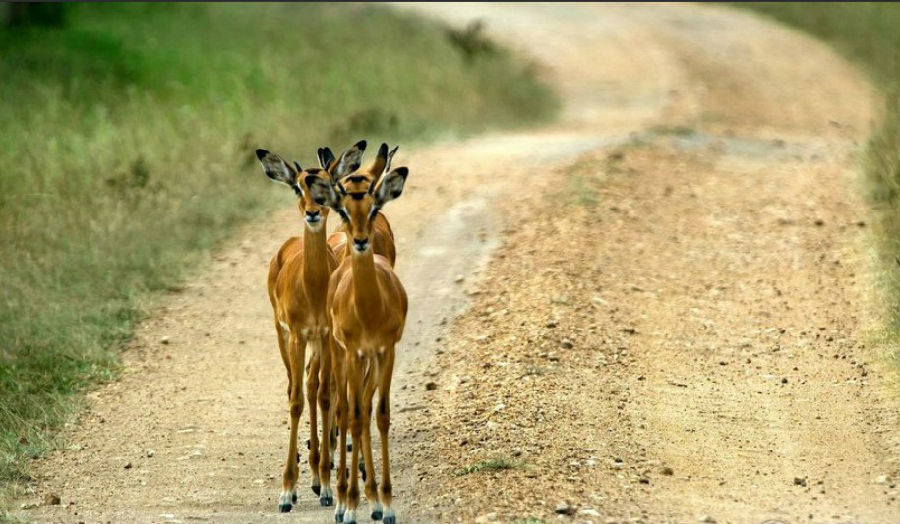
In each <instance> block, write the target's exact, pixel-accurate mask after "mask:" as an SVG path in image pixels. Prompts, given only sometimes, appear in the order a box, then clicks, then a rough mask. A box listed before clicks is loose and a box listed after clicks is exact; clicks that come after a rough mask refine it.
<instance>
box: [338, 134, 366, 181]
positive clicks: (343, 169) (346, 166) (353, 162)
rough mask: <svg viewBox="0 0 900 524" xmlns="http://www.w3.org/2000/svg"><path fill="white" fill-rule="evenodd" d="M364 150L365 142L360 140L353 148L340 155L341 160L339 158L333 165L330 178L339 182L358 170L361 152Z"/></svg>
mask: <svg viewBox="0 0 900 524" xmlns="http://www.w3.org/2000/svg"><path fill="white" fill-rule="evenodd" d="M365 150H366V141H365V140H360V141H359V142H357V143H355V144H353V147H351V148H350V149H348V150H346V151H344V153H343V154H342V155H341V158H339V159H338V161H337V162H336V163H335V164H334V168H333V169H332V171H331V176H332V177H333V178H334V179H335V180H340V179H341V178H343V177H345V176H347V175H349V174H350V173H353V172H354V171H356V170H357V169H359V166H360V164H361V163H362V155H363V151H365Z"/></svg>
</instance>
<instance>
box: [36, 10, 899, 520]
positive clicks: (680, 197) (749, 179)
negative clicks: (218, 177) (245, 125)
mask: <svg viewBox="0 0 900 524" xmlns="http://www.w3.org/2000/svg"><path fill="white" fill-rule="evenodd" d="M404 8H408V9H419V10H424V11H426V12H428V13H430V14H431V15H432V16H437V17H442V18H444V19H446V20H449V21H450V22H451V23H456V24H463V23H465V22H466V21H468V20H471V19H474V18H481V19H484V20H485V21H486V22H487V24H488V27H489V31H490V32H491V33H492V34H493V35H494V36H496V37H497V38H498V39H502V40H504V41H505V42H507V43H509V44H511V45H513V46H514V47H517V48H519V49H520V50H521V51H522V52H523V53H526V54H528V55H531V56H533V57H534V58H535V60H537V61H538V62H539V64H540V65H541V66H542V68H543V71H544V72H545V75H546V77H547V79H548V81H550V82H552V83H553V84H554V85H555V86H557V88H558V89H559V91H560V93H561V94H562V96H563V99H564V101H565V109H564V111H563V117H562V119H561V121H560V122H559V123H557V124H554V125H553V126H549V127H547V128H542V129H536V130H532V131H528V132H521V133H514V134H495V135H489V136H482V137H477V138H473V139H470V140H466V141H460V142H451V141H448V142H445V143H441V144H437V145H434V146H432V147H430V148H427V149H418V150H415V151H408V150H406V149H401V151H400V153H398V156H397V158H396V159H395V164H397V165H400V164H404V165H408V166H410V168H411V175H410V182H409V183H408V184H407V191H405V192H404V196H403V198H401V199H400V200H398V201H397V202H395V203H392V205H391V207H390V208H389V209H388V210H387V213H388V216H389V218H390V220H391V223H392V226H393V228H394V231H395V234H396V236H397V239H398V264H397V267H398V270H399V272H400V276H401V278H402V279H403V282H404V285H405V286H406V288H407V290H408V291H409V294H410V317H409V320H408V322H407V326H408V327H407V333H406V335H405V337H404V341H403V342H402V344H401V346H400V347H399V348H398V369H397V370H396V371H395V377H396V378H395V384H396V385H395V391H396V393H395V401H394V406H395V407H394V413H395V417H394V419H395V421H394V425H393V426H392V442H393V447H392V450H395V451H393V456H392V466H393V468H392V469H393V471H394V472H395V486H394V493H395V506H396V508H397V510H398V518H399V519H400V520H401V521H403V522H418V521H431V520H440V521H473V520H474V521H476V522H482V523H483V522H494V521H497V522H514V521H523V522H524V521H529V522H538V521H557V520H562V521H579V522H620V521H621V522H641V521H646V522H658V521H672V522H691V521H703V522H712V521H718V522H763V521H780V522H823V521H827V522H847V521H865V522H897V521H898V520H900V502H898V501H897V495H898V490H897V486H896V483H897V481H898V477H900V463H898V457H900V453H898V451H900V430H898V424H897V423H898V420H897V418H898V412H900V404H898V397H897V394H896V391H897V389H898V388H897V384H896V380H897V379H896V374H894V373H890V372H888V371H887V370H885V368H884V366H883V362H882V359H881V356H880V355H879V353H878V348H876V347H872V346H871V345H869V344H868V343H867V339H866V336H865V335H866V329H867V327H868V326H869V325H870V323H871V322H872V320H873V319H874V318H875V315H874V314H873V313H872V311H871V306H870V304H869V303H868V301H867V300H866V298H865V297H866V288H867V286H868V285H869V281H868V276H867V274H866V267H867V261H866V258H865V257H866V256H867V255H866V253H865V251H864V248H863V246H864V245H865V244H864V235H865V234H866V229H867V228H866V227H865V224H866V222H867V220H868V219H867V217H866V214H865V213H866V212H865V206H864V205H863V203H862V202H861V200H860V198H859V197H858V196H857V195H858V194H859V190H858V187H857V181H856V175H855V173H854V154H855V152H856V151H857V150H858V147H859V144H860V142H861V141H862V140H863V139H864V137H865V135H866V133H867V131H868V130H869V128H870V126H871V119H872V101H873V100H874V97H873V93H872V91H871V88H870V87H869V86H868V85H867V84H866V82H865V81H864V79H863V77H862V75H861V74H860V73H859V72H858V71H856V70H854V69H853V68H851V67H850V66H848V65H847V64H846V63H845V62H843V61H842V60H840V59H838V58H837V57H836V56H835V55H834V54H833V53H832V52H831V51H829V50H828V49H827V48H825V47H824V46H822V45H821V44H819V43H817V42H815V41H813V40H811V39H809V38H807V37H805V36H804V35H802V34H800V33H797V32H793V31H790V30H787V29H784V28H781V27H777V26H775V25H773V24H770V23H768V22H765V21H762V20H760V19H757V18H754V17H753V16H751V15H748V14H746V13H743V12H738V11H733V10H730V9H726V8H722V7H714V6H689V5H664V6H644V5H642V6H638V7H633V6H619V5H602V6H596V5H595V6H592V5H584V4H579V5H560V4H555V5H552V6H551V5H541V4H527V5H516V6H512V5H507V6H496V5H491V4H466V5H465V6H453V5H445V4H439V5H430V6H428V5H407V6H405V7H404ZM366 138H369V139H371V140H372V141H377V137H366ZM309 156H310V157H311V153H310V155H309ZM301 158H304V157H302V156H301ZM257 180H258V181H259V183H263V180H262V176H261V175H260V177H259V179H257ZM285 208H286V209H285V211H283V212H280V213H277V214H275V215H273V216H272V217H270V219H268V220H266V221H264V222H262V223H259V224H253V225H251V226H248V227H247V228H246V229H245V231H243V232H242V233H241V234H240V235H238V237H237V238H235V239H234V240H233V241H232V242H231V243H230V244H229V245H228V246H225V247H224V248H223V249H222V250H221V251H220V252H219V253H218V254H217V255H216V261H215V263H214V264H212V265H211V267H210V268H209V270H208V272H207V273H205V274H204V275H202V276H201V277H199V278H198V279H196V281H193V282H191V283H190V284H189V285H186V286H185V287H184V288H183V289H182V290H180V291H179V292H177V293H173V294H172V295H171V296H170V297H166V298H165V300H164V301H163V303H164V305H162V306H161V307H160V308H159V310H158V311H157V312H156V313H155V314H154V315H153V316H152V318H150V319H149V320H147V321H146V322H145V323H144V324H142V325H141V327H140V329H139V330H138V334H137V336H136V337H135V340H134V341H133V343H132V344H131V345H130V346H129V347H128V349H127V351H126V353H125V373H124V375H123V377H122V379H121V380H120V381H118V382H116V383H114V384H110V385H108V386H105V387H103V388H101V389H99V390H98V391H95V392H93V393H91V394H90V402H89V409H88V410H87V411H86V412H85V413H84V415H83V416H82V417H81V418H80V419H79V420H78V421H77V422H76V423H73V424H71V425H70V426H69V427H68V428H67V429H66V432H65V438H66V439H67V442H68V443H69V445H68V447H67V449H65V450H62V451H59V452H57V453H53V454H51V455H49V456H47V457H45V458H43V459H39V460H36V461H35V462H34V465H33V471H34V474H35V477H36V479H37V481H36V483H35V485H34V486H33V489H32V490H31V491H32V493H31V494H30V495H28V496H27V497H26V499H25V500H23V505H24V507H25V508H27V509H23V510H22V516H23V517H24V518H27V519H31V520H35V521H41V522H44V521H53V522H121V521H135V522H202V521H215V522H220V521H221V522H248V521H283V522H330V521H331V511H330V510H325V509H320V508H319V507H318V504H317V500H316V498H315V497H314V496H313V494H312V492H311V491H309V492H308V493H307V495H308V497H306V498H303V499H301V501H300V502H299V505H298V506H297V507H296V508H295V510H294V511H293V512H292V513H290V514H287V515H280V514H278V513H277V494H278V490H279V475H280V469H281V461H282V458H283V455H284V448H285V445H286V438H287V425H286V421H287V420H286V419H287V416H286V415H287V412H286V407H285V401H284V400H285V399H284V389H285V380H286V379H285V376H284V371H283V367H282V364H281V362H280V357H279V356H278V352H277V346H276V344H275V334H274V332H273V330H272V327H271V319H270V316H271V311H270V308H269V304H268V301H267V298H266V293H265V285H264V283H265V274H266V268H267V262H268V257H269V256H271V254H272V253H273V252H274V251H275V250H276V249H277V246H278V245H279V244H280V243H281V241H283V239H284V238H286V237H287V236H289V235H291V234H294V233H295V232H296V231H297V230H298V228H299V219H298V217H296V216H295V214H296V211H295V210H294V209H293V206H292V205H289V204H288V200H286V206H285ZM460 277H461V278H460ZM163 337H167V338H166V341H167V343H165V344H164V343H163V342H162V341H163ZM429 383H431V385H429V386H427V387H426V385H428V384H429ZM302 427H305V426H302ZM490 459H502V460H503V461H505V462H504V464H507V465H509V466H511V467H510V468H509V469H496V468H495V469H490V468H489V469H487V470H485V471H475V472H471V473H465V471H467V468H468V469H477V468H472V466H476V465H478V464H481V465H482V466H483V465H484V463H483V461H485V460H490ZM494 464H497V462H495V463H494ZM304 467H305V463H304ZM308 479H309V476H308V472H306V471H305V469H301V484H303V483H306V482H307V481H308ZM48 495H57V496H59V497H60V499H61V504H59V505H45V504H44V503H43V502H44V501H45V500H47V496H48ZM363 514H364V515H365V514H366V513H365V512H363Z"/></svg>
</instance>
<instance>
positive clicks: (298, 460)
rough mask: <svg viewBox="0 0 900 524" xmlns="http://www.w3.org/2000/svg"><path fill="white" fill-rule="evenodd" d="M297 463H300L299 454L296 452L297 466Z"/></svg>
mask: <svg viewBox="0 0 900 524" xmlns="http://www.w3.org/2000/svg"><path fill="white" fill-rule="evenodd" d="M299 463H300V452H299V451H298V452H297V464H299Z"/></svg>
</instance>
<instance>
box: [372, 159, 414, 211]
mask: <svg viewBox="0 0 900 524" xmlns="http://www.w3.org/2000/svg"><path fill="white" fill-rule="evenodd" d="M408 174H409V169H407V168H405V167H398V168H397V169H395V170H393V171H391V172H390V173H388V174H386V175H384V176H382V177H381V180H380V181H379V182H378V187H377V188H376V189H375V205H377V206H378V207H381V206H383V205H385V204H387V203H388V202H390V201H391V200H394V199H396V198H398V197H400V195H401V194H402V193H403V185H404V184H405V183H406V176H407V175H408Z"/></svg>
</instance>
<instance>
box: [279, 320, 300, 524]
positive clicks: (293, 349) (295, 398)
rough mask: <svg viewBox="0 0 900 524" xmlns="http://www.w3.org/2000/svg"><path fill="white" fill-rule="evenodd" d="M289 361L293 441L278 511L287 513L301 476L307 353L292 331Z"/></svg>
mask: <svg viewBox="0 0 900 524" xmlns="http://www.w3.org/2000/svg"><path fill="white" fill-rule="evenodd" d="M291 331H292V333H291V337H290V345H289V346H290V347H289V353H288V356H289V360H290V365H291V376H292V377H294V379H293V380H291V396H290V402H289V404H290V411H291V437H290V438H291V440H290V442H289V443H288V455H287V460H286V461H285V464H284V474H283V475H282V491H281V497H280V498H279V500H278V510H279V511H281V512H282V513H287V512H288V511H290V510H291V507H292V506H293V503H294V501H295V500H296V491H295V488H296V486H297V477H298V475H299V469H300V468H299V467H298V466H297V426H299V425H300V415H302V414H303V382H302V381H301V380H300V377H302V376H303V361H304V359H305V356H306V355H305V353H306V340H305V339H304V338H303V337H302V336H301V335H298V334H297V333H296V332H293V331H294V330H291Z"/></svg>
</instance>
